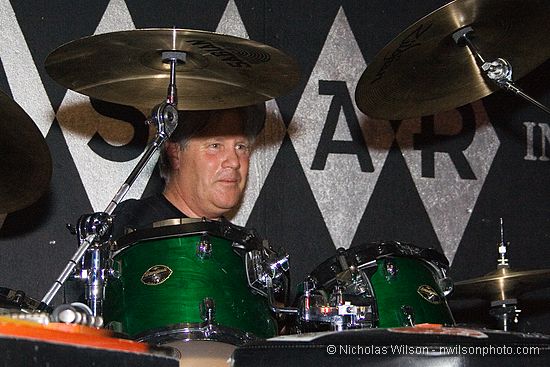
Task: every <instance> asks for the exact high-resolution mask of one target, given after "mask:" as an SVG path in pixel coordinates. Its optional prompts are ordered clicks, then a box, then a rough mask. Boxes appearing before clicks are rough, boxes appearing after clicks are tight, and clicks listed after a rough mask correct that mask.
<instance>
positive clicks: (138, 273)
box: [103, 219, 277, 345]
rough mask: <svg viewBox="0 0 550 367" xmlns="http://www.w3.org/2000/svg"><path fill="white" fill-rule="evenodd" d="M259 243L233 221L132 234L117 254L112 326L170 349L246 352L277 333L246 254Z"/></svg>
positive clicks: (171, 224)
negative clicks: (206, 344)
mask: <svg viewBox="0 0 550 367" xmlns="http://www.w3.org/2000/svg"><path fill="white" fill-rule="evenodd" d="M257 246H259V240H258V239H257V238H256V237H255V236H253V235H252V234H251V233H250V232H248V231H246V230H245V229H244V228H242V227H238V226H235V225H232V224H230V223H229V222H217V221H208V220H199V219H177V220H169V221H163V222H159V223H156V224H154V225H153V227H152V228H147V229H143V230H139V231H134V232H131V233H129V234H127V235H125V236H123V237H122V238H120V239H119V240H118V241H117V242H116V244H115V245H114V247H113V252H112V255H111V258H112V259H111V260H112V264H111V268H112V269H111V270H112V271H111V272H112V274H113V276H112V277H111V278H109V280H108V282H107V285H106V289H105V303H104V308H103V317H104V319H105V323H106V325H107V326H108V327H109V328H111V329H113V330H115V331H118V332H122V333H125V334H127V335H128V336H130V337H131V338H133V339H137V340H141V341H147V342H153V343H156V344H165V343H168V342H170V341H173V340H184V341H189V340H199V341H200V340H207V341H218V342H222V343H228V344H233V345H239V344H242V343H245V342H247V341H249V340H253V339H256V338H269V337H273V336H275V335H276V333H277V325H276V322H275V320H274V319H273V317H272V314H271V311H270V308H269V306H268V302H267V299H266V298H265V297H263V296H261V295H258V294H254V293H253V292H252V291H251V288H250V287H249V286H248V281H247V277H246V269H245V262H244V254H246V252H248V251H251V250H254V249H256V247H257Z"/></svg>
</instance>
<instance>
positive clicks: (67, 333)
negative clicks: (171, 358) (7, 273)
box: [0, 317, 150, 353]
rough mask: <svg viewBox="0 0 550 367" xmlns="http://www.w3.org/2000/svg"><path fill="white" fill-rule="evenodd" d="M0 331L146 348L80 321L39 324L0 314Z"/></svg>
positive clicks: (65, 341) (50, 339) (78, 342)
mask: <svg viewBox="0 0 550 367" xmlns="http://www.w3.org/2000/svg"><path fill="white" fill-rule="evenodd" d="M1 335H3V336H8V337H19V338H25V339H33V340H40V341H46V342H51V343H59V344H68V345H81V346H86V347H91V348H100V349H109V350H117V351H126V352H134V353H149V352H150V347H149V345H148V344H145V343H139V342H135V341H132V340H126V339H120V338H116V337H113V336H112V333H111V332H110V331H108V330H105V329H94V328H90V327H87V326H83V325H74V324H63V323H51V324H48V325H43V324H39V323H36V322H32V321H26V320H15V319H11V318H8V317H0V336H1Z"/></svg>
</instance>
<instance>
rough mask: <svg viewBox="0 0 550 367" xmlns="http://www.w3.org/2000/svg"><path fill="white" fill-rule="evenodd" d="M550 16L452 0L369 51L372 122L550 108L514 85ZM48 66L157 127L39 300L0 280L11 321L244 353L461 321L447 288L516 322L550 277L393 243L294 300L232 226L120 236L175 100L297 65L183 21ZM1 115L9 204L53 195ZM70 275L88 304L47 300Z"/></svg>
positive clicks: (359, 97) (271, 92)
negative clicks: (481, 268) (455, 277)
mask: <svg viewBox="0 0 550 367" xmlns="http://www.w3.org/2000/svg"><path fill="white" fill-rule="evenodd" d="M549 11H550V3H547V2H544V1H529V2H525V1H521V2H520V1H516V0H513V1H506V2H502V1H497V0H491V1H481V2H480V1H474V0H455V1H452V2H451V3H449V4H447V5H446V6H444V7H442V8H440V9H438V10H436V11H434V12H433V13H431V14H429V15H428V16H426V17H424V18H422V19H421V20H419V21H418V22H416V23H415V24H413V25H412V26H410V27H409V28H407V29H406V30H405V31H403V32H402V33H401V34H400V35H399V36H398V37H396V38H395V39H394V40H393V41H391V42H390V43H389V44H388V45H387V46H386V47H385V48H384V49H383V50H382V51H381V52H380V53H379V54H378V55H377V56H376V57H375V58H374V60H373V61H372V62H371V63H370V64H369V66H368V67H367V69H366V70H365V72H364V73H363V75H362V76H361V78H360V81H359V84H358V86H357V89H356V93H355V98H356V102H357V105H358V107H359V108H360V109H361V110H362V111H363V112H365V113H366V114H367V115H369V116H372V117H377V118H383V119H404V118H409V117H416V116H421V115H427V114H434V113H437V112H439V111H444V110H449V109H451V108H455V107H457V106H461V105H464V104H467V103H470V102H472V101H475V100H477V99H480V98H482V97H485V96H487V95H489V94H490V93H492V92H494V91H495V90H497V89H498V88H504V89H507V90H511V91H513V92H514V93H516V94H517V95H519V96H521V97H522V98H525V99H527V100H528V101H530V102H532V103H533V104H534V105H535V106H537V107H538V108H540V109H542V110H544V111H545V112H548V113H550V110H548V109H547V108H546V107H545V106H543V105H542V104H540V103H539V102H537V101H535V100H533V99H532V98H531V97H529V96H527V95H526V94H525V93H524V92H523V91H521V90H520V89H519V88H518V87H516V86H515V84H514V82H513V81H512V67H513V70H514V76H515V77H516V78H517V77H521V76H523V75H525V74H527V73H528V72H529V71H531V70H532V69H534V68H535V67H537V66H538V65H540V64H541V63H542V62H544V61H545V60H546V59H547V58H548V57H550V45H549V44H548V42H545V41H544V40H545V37H546V35H547V34H548V33H549V31H550V22H547V21H546V20H547V19H546V18H547V14H548V12H549ZM526 17H528V18H529V20H530V21H528V22H527V21H524V20H525V18H526ZM486 57H491V58H492V59H486ZM488 60H489V61H488ZM45 66H46V70H47V72H48V74H49V75H50V76H51V77H52V78H53V79H54V80H56V81H57V82H59V83H60V84H61V85H63V86H65V87H67V88H69V89H71V90H74V91H76V92H79V93H82V94H85V95H88V96H90V97H93V98H97V99H101V100H105V101H109V102H114V103H120V104H125V105H133V106H151V105H154V106H155V107H153V108H152V112H151V117H150V118H149V119H148V120H147V122H148V123H149V124H151V125H154V127H155V128H156V135H155V137H154V139H153V140H152V141H151V143H150V144H149V145H148V147H147V149H146V151H145V153H144V155H143V157H142V158H141V160H140V161H139V162H138V163H137V165H136V167H135V168H134V170H133V171H132V172H131V174H130V175H129V177H128V178H127V179H126V181H125V182H124V184H123V185H122V186H121V187H120V189H119V190H118V192H117V193H116V195H115V196H114V197H113V199H112V201H111V202H110V203H109V204H108V205H107V207H106V209H105V210H104V211H103V212H98V213H93V214H89V215H88V214H87V215H83V216H81V217H80V219H79V220H78V225H77V227H76V229H77V231H76V234H77V237H78V240H79V247H78V250H77V251H76V253H75V254H74V255H73V257H72V258H71V259H70V261H69V262H68V264H67V266H66V267H65V269H64V270H63V271H62V273H61V274H60V275H59V277H58V278H57V279H56V281H55V283H54V285H53V286H52V287H51V289H50V290H49V291H48V292H47V294H46V295H45V296H44V298H43V299H42V300H41V301H37V300H34V299H31V298H29V297H26V295H25V294H24V292H21V291H15V290H12V289H9V288H0V310H2V314H3V315H4V316H8V317H12V318H26V319H29V320H31V319H44V316H46V317H45V319H47V320H49V321H50V322H52V321H53V322H66V323H77V324H81V325H86V326H89V327H103V328H106V329H110V330H113V331H114V332H116V333H117V335H124V336H125V337H127V338H129V339H133V340H137V341H141V342H147V343H151V344H155V345H177V348H178V349H179V350H180V353H181V354H182V355H186V354H187V353H193V352H192V351H191V350H189V348H185V347H182V342H189V341H203V342H204V341H206V342H207V343H206V344H204V343H203V344H201V345H202V346H204V345H207V347H208V348H211V346H212V345H215V343H218V344H219V343H221V344H223V345H232V346H239V345H243V344H246V343H249V342H251V341H254V340H258V339H265V338H272V337H275V336H277V335H280V334H281V333H282V332H281V330H285V332H286V333H291V334H292V333H295V334H304V333H310V332H316V331H335V332H341V331H344V330H351V329H376V328H399V327H414V326H415V325H419V324H426V323H428V324H440V325H446V326H449V327H453V326H454V325H456V322H455V320H454V317H453V315H452V312H451V310H450V308H449V305H448V298H449V297H451V296H454V297H461V298H482V299H486V300H488V301H490V302H491V309H490V312H491V315H493V316H494V317H495V318H497V320H499V322H500V327H501V329H502V330H504V331H508V330H510V329H511V328H513V323H514V321H517V314H518V309H517V307H516V306H517V298H518V297H519V296H520V295H521V294H522V293H524V292H527V291H531V290H534V289H539V288H545V287H549V286H550V270H544V269H543V270H530V271H514V270H512V269H510V267H509V265H508V261H507V259H506V256H505V255H506V243H505V241H504V239H503V238H501V243H500V245H499V253H500V258H499V260H498V263H497V270H496V271H494V272H492V273H489V274H487V275H485V276H482V277H479V278H474V279H470V280H465V281H461V282H454V283H453V281H452V280H451V279H450V278H449V277H448V276H447V272H448V270H449V263H448V261H447V259H446V258H445V256H443V255H442V254H440V253H438V252H437V251H435V250H433V249H425V248H420V247H417V246H414V245H412V244H406V243H400V242H395V241H391V242H379V243H370V244H365V245H361V246H357V247H351V248H349V249H347V250H345V249H339V250H337V252H336V254H335V255H334V256H333V257H331V258H329V259H327V260H326V261H324V262H323V263H322V264H320V265H319V266H318V267H316V268H315V270H313V271H312V272H311V273H310V274H309V275H308V276H307V277H306V279H304V281H303V282H302V283H301V284H299V285H298V286H297V297H296V301H295V302H294V303H293V304H292V305H286V304H285V303H284V302H283V303H282V302H280V301H278V299H279V298H280V295H281V294H284V293H288V292H289V284H288V275H287V273H288V270H289V259H288V256H287V255H286V254H280V253H278V252H276V251H274V250H273V248H272V247H271V246H270V245H269V243H268V242H267V241H265V240H263V239H261V238H260V237H259V236H258V235H256V234H255V233H254V232H253V231H251V230H248V229H246V228H243V227H239V226H236V225H233V224H231V223H229V222H227V221H211V220H207V219H174V220H169V221H164V222H159V223H153V224H152V225H151V228H147V229H143V230H136V231H133V232H130V233H127V234H125V235H124V236H122V237H121V238H119V239H116V241H112V239H111V236H110V235H111V225H112V216H111V214H112V213H113V211H114V209H115V208H116V206H117V205H118V204H119V203H120V202H121V201H122V200H123V198H124V196H125V194H126V193H127V192H128V190H129V189H130V187H131V186H132V184H133V182H134V181H135V180H136V178H137V177H138V175H139V174H140V172H141V171H142V169H143V167H144V166H145V165H146V164H147V162H148V161H149V160H150V159H151V157H152V155H153V153H154V152H155V151H156V150H158V149H159V147H160V146H161V145H162V144H163V143H164V142H165V141H166V139H167V138H168V137H169V136H170V134H171V133H172V132H173V131H174V129H175V128H176V126H177V124H178V123H180V122H179V121H178V113H177V110H178V109H186V110H199V109H220V108H230V107H237V106H246V105H252V104H256V103H263V102H265V101H266V100H268V99H272V98H275V97H277V96H281V95H283V94H285V93H287V92H288V91H290V90H291V89H292V88H293V87H294V86H295V85H296V84H297V82H298V80H299V72H298V66H297V63H296V62H295V61H294V60H293V59H292V58H291V57H289V56H288V55H286V54H284V53H283V52H281V51H279V50H277V49H274V48H272V47H270V46H266V45H264V44H261V43H258V42H255V41H250V40H245V39H241V38H237V37H232V36H228V35H221V34H216V33H211V32H205V31H196V30H186V29H175V28H174V29H140V30H134V31H123V32H114V33H107V34H101V35H95V36H90V37H86V38H83V39H79V40H76V41H73V42H69V43H67V44H65V45H63V46H61V47H59V48H58V49H56V50H54V51H53V52H52V53H51V54H50V55H49V56H48V58H47V59H46V65H45ZM180 99H181V100H180ZM159 102H160V103H159ZM0 108H1V110H2V116H4V121H3V124H2V129H3V131H2V133H1V134H0V159H1V160H2V165H1V166H0V170H1V171H0V173H1V174H0V177H1V179H2V185H1V191H0V212H4V213H10V212H13V211H16V210H19V209H21V208H24V207H26V206H29V205H30V204H32V203H33V202H34V201H36V200H37V199H38V198H39V197H40V196H41V194H42V193H43V192H44V191H45V190H46V189H47V186H48V184H49V180H50V177H51V164H52V163H51V158H50V154H49V150H48V147H47V145H46V143H45V141H44V139H43V138H42V136H41V134H40V132H39V131H38V129H37V128H36V126H35V124H34V123H33V121H32V120H31V119H30V117H28V116H27V115H26V113H25V112H24V111H23V110H22V109H21V108H20V107H19V106H18V105H17V104H16V103H15V102H13V101H12V100H11V99H10V98H9V97H8V96H6V95H4V94H0ZM181 123H185V121H182V122H181ZM20 167H30V168H26V169H24V170H22V169H19V168H20ZM31 177H32V179H31ZM69 278H71V279H77V280H79V281H81V282H82V283H83V285H84V286H83V288H85V299H86V302H85V304H72V305H60V306H58V307H54V306H53V305H52V304H51V303H52V299H53V298H54V296H55V295H56V294H57V292H58V291H59V289H60V288H61V287H62V286H63V284H64V283H65V282H66V281H67V279H69ZM281 315H284V320H286V321H287V322H288V320H291V321H290V322H289V325H290V326H289V327H287V328H281V326H280V325H279V326H278V324H277V321H280V320H282V319H283V318H282V317H281ZM0 332H1V330H0ZM178 343H179V344H178ZM183 344H185V343H183ZM199 344H200V343H196V344H194V347H196V348H199V347H198V345H199ZM185 345H187V346H188V345H192V344H185ZM215 348H217V347H214V349H215ZM208 353H210V352H208ZM225 358H227V356H225Z"/></svg>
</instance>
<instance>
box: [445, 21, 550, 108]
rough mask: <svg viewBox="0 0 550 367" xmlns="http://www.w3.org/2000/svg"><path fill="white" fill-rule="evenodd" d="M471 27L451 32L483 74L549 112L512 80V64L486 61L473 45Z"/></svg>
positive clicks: (500, 59) (501, 61)
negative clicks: (465, 48)
mask: <svg viewBox="0 0 550 367" xmlns="http://www.w3.org/2000/svg"><path fill="white" fill-rule="evenodd" d="M474 33H475V32H474V29H473V28H472V27H464V28H461V29H459V30H458V31H456V32H455V33H453V40H454V41H455V43H456V44H457V45H459V46H467V47H468V48H469V49H470V51H471V52H472V54H473V55H474V57H475V59H476V61H477V63H478V65H479V66H480V68H481V70H482V71H483V73H485V75H486V76H487V77H488V78H489V79H491V80H492V81H494V82H495V83H496V84H497V85H498V86H499V87H501V88H503V89H506V90H508V91H510V92H513V93H515V94H516V95H518V96H520V97H521V98H523V99H525V100H526V101H528V102H530V103H531V104H533V105H535V106H536V107H538V108H539V109H541V110H542V111H544V112H546V113H547V114H550V109H549V108H548V107H546V106H544V105H543V104H542V103H540V102H538V101H537V100H535V99H534V98H532V97H530V96H529V95H527V94H526V93H525V92H523V91H522V90H521V89H520V88H519V87H517V86H516V85H515V84H514V82H513V81H512V65H511V64H510V63H509V62H508V61H507V60H506V59H503V58H500V57H499V58H497V59H495V60H494V61H486V60H485V59H484V58H483V57H482V56H481V53H480V52H479V49H478V48H477V46H476V45H475V43H474V41H473V39H472V36H473V35H474Z"/></svg>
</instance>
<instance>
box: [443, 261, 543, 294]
mask: <svg viewBox="0 0 550 367" xmlns="http://www.w3.org/2000/svg"><path fill="white" fill-rule="evenodd" d="M547 287H550V269H540V270H524V271H514V270H511V269H509V268H500V269H497V270H495V271H493V272H491V273H489V274H487V275H485V276H482V277H479V278H473V279H468V280H463V281H460V282H456V283H455V284H454V291H453V297H457V298H460V297H464V298H482V299H487V300H490V301H497V300H506V299H512V298H516V297H517V296H519V295H521V294H523V293H525V292H528V291H532V290H535V289H542V288H547Z"/></svg>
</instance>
